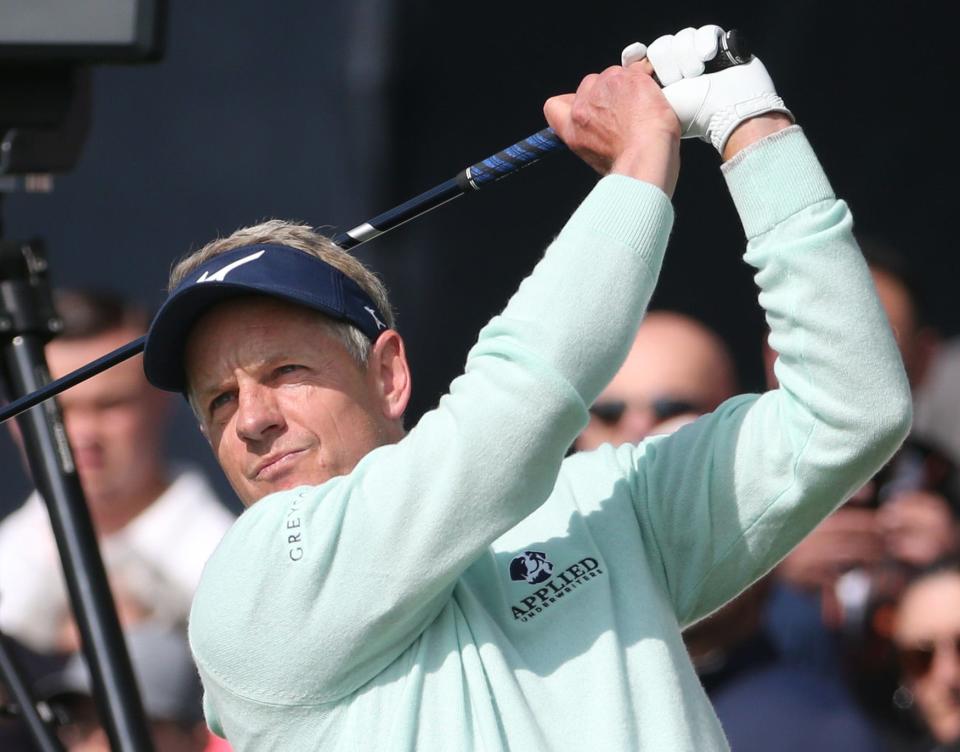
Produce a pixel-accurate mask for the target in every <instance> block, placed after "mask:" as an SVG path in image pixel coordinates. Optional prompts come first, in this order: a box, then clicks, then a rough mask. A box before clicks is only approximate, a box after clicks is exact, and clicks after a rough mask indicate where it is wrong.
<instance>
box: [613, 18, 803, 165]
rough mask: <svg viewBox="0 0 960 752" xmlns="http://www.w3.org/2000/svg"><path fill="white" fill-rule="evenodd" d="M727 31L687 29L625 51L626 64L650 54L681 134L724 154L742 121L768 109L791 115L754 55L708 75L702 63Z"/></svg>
mask: <svg viewBox="0 0 960 752" xmlns="http://www.w3.org/2000/svg"><path fill="white" fill-rule="evenodd" d="M724 34H725V32H724V30H723V29H721V28H720V27H719V26H701V27H700V28H699V29H693V28H687V29H683V30H681V31H679V32H677V33H676V34H667V35H665V36H662V37H659V38H658V39H656V40H655V41H654V42H653V43H652V44H651V45H650V46H649V47H646V46H645V45H643V44H641V43H639V42H634V43H633V44H631V45H630V46H629V47H627V48H626V49H624V51H623V54H622V55H621V62H622V63H623V65H624V66H627V65H630V63H635V62H637V61H638V60H643V58H645V57H646V58H649V60H650V63H651V65H652V66H653V69H654V71H655V72H656V74H657V78H659V79H660V83H661V84H662V85H663V87H664V89H663V93H664V96H666V98H667V101H668V102H670V106H671V107H673V111H674V112H676V113H677V117H678V118H679V119H680V128H681V136H682V138H699V139H702V140H704V141H709V142H710V143H712V144H713V145H714V147H715V148H716V150H717V151H718V152H720V153H721V154H723V147H724V146H725V145H726V143H727V139H728V138H730V134H731V133H733V131H734V129H735V128H736V127H737V126H738V125H740V123H742V122H743V121H744V120H747V119H748V118H751V117H755V116H756V115H762V114H763V113H765V112H782V113H783V114H785V115H787V116H788V117H790V118H792V117H793V114H792V113H791V112H790V110H788V109H787V108H786V107H785V106H784V104H783V100H782V99H781V98H780V97H779V96H777V92H776V91H775V90H774V88H773V81H771V80H770V75H769V74H768V73H767V69H766V68H764V67H763V63H761V62H760V60H759V59H758V58H756V57H754V58H753V59H752V60H750V62H748V63H745V64H743V65H734V66H732V67H730V68H726V69H724V70H721V71H717V72H716V73H707V74H704V70H705V66H704V63H705V62H706V61H708V60H712V59H713V58H714V57H715V56H716V55H717V52H718V50H719V40H720V38H721V37H722V36H723V35H724Z"/></svg>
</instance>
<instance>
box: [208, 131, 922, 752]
mask: <svg viewBox="0 0 960 752" xmlns="http://www.w3.org/2000/svg"><path fill="white" fill-rule="evenodd" d="M724 171H725V174H726V178H727V181H728V184H729V187H730V191H731V194H732V195H733V198H734V201H735V203H736V205H737V209H738V211H739V212H740V215H741V218H742V221H743V224H744V228H745V230H746V234H747V237H748V239H749V243H748V247H747V254H746V259H747V261H748V262H749V263H750V264H752V265H753V266H755V267H756V268H757V270H758V271H757V275H756V280H757V283H758V284H759V286H760V290H761V292H760V302H761V304H762V305H763V307H764V309H765V310H766V314H767V320H768V322H769V324H770V327H771V329H772V336H771V344H772V345H773V347H774V348H775V349H776V350H777V351H778V352H779V354H780V357H779V360H778V363H777V375H778V377H779V379H780V384H781V388H780V389H779V390H777V391H774V392H769V393H767V394H764V395H762V396H757V395H748V396H741V397H737V398H734V399H732V400H729V401H728V402H726V403H725V404H723V405H722V406H721V407H720V408H719V409H718V410H717V411H716V412H714V413H712V414H710V415H707V416H705V417H703V418H701V419H700V420H698V421H696V422H695V423H693V424H692V425H689V426H687V427H685V428H683V429H681V430H680V431H679V432H677V433H676V434H673V435H671V436H668V437H658V438H655V439H650V440H648V441H645V442H643V443H642V444H641V445H639V446H631V445H626V446H621V447H619V448H613V447H610V446H606V447H603V448H601V449H599V450H597V451H595V452H591V453H585V454H580V455H576V456H573V457H571V458H569V459H567V460H564V459H563V458H564V454H565V451H566V449H567V447H568V446H569V445H570V444H571V442H572V441H573V439H574V437H575V436H576V435H577V433H578V432H579V431H580V430H581V429H582V428H583V426H584V425H585V424H586V421H587V406H588V405H589V404H590V403H591V401H592V400H593V399H595V398H596V396H597V395H598V393H599V392H600V390H601V389H602V388H603V386H604V385H605V384H606V383H607V381H608V380H609V379H610V378H611V376H613V374H614V372H615V371H616V370H617V368H618V366H619V364H620V363H621V362H622V359H623V357H624V356H625V354H626V350H627V347H628V346H629V345H630V343H631V342H632V339H633V335H634V332H635V331H636V328H637V326H638V324H639V322H640V320H641V317H642V315H643V311H644V308H645V306H646V304H647V302H648V300H649V298H650V295H651V293H652V292H653V289H654V285H655V282H656V279H657V274H658V271H659V268H660V263H661V259H662V256H663V253H664V249H665V246H666V243H667V236H668V234H669V231H670V228H671V223H672V211H671V207H670V203H669V201H668V200H667V198H666V197H665V196H664V195H663V194H662V193H661V192H660V191H659V190H657V189H656V188H654V187H652V186H650V185H647V184H644V183H641V182H638V181H634V180H632V179H630V178H626V177H623V176H609V177H606V178H604V179H603V180H601V181H600V182H599V184H598V185H597V186H596V188H595V189H594V190H593V192H592V193H591V194H590V195H589V196H588V197H587V198H586V199H585V200H584V202H583V204H582V205H581V206H580V208H579V209H578V210H577V211H576V212H575V214H574V215H573V217H572V218H571V219H570V221H569V222H568V223H567V225H566V226H565V228H564V229H563V231H562V232H561V233H560V235H559V236H558V237H557V239H556V240H555V241H554V242H553V244H552V245H551V246H550V248H549V249H548V251H547V253H546V254H545V257H544V259H543V260H542V261H541V262H540V264H538V266H537V268H536V269H535V270H534V272H533V273H532V274H531V276H530V277H529V278H527V280H526V281H524V283H523V284H522V285H521V287H520V289H519V291H518V292H517V293H516V295H515V296H514V297H513V298H512V299H511V301H510V302H509V304H508V305H507V307H506V309H505V310H504V312H503V313H502V314H501V315H500V316H497V317H496V318H494V319H493V320H492V321H491V322H490V323H489V324H488V325H487V326H486V327H485V328H484V329H483V331H482V332H481V333H480V337H479V340H478V342H477V344H476V345H475V346H474V347H473V349H472V350H471V352H470V354H469V358H468V361H467V365H466V371H465V374H464V375H463V376H461V377H460V378H458V379H457V380H455V381H454V382H453V384H452V385H451V388H450V393H449V395H447V396H446V397H444V398H443V399H442V400H441V402H440V404H439V406H438V407H437V409H436V410H434V411H432V412H430V413H428V414H427V415H425V416H424V418H423V419H422V420H421V421H420V423H419V424H418V425H417V426H416V428H414V429H413V430H412V431H411V432H410V433H409V435H408V436H407V437H406V438H404V439H403V441H401V442H399V443H398V444H394V445H391V446H386V447H381V448H379V449H376V450H375V451H373V452H371V453H370V454H368V455H367V456H366V457H365V458H364V459H363V460H362V461H361V462H360V463H359V464H358V465H357V467H356V469H355V470H354V471H353V472H352V473H351V474H350V475H348V476H345V477H340V478H335V479H333V480H331V481H329V482H327V483H325V484H324V485H322V486H319V487H302V488H298V489H294V490H292V491H287V492H283V493H279V494H274V495H272V496H269V497H267V498H265V499H263V500H262V501H260V502H258V503H257V504H255V505H254V506H253V507H251V508H250V509H248V510H247V511H246V512H245V513H244V514H243V515H242V516H241V517H240V519H239V520H238V521H237V522H236V524H235V525H234V527H233V528H232V530H231V531H230V532H229V533H228V534H227V536H226V538H225V539H224V540H223V542H222V544H221V545H220V547H219V549H218V550H217V551H216V553H215V554H214V556H213V557H212V559H211V560H210V562H209V563H208V565H207V568H206V571H205V573H204V576H203V580H202V582H201V585H200V589H199V592H198V593H197V596H196V599H195V602H194V606H193V612H192V614H191V620H190V637H191V643H192V646H193V650H194V654H195V657H196V660H197V664H198V666H199V669H200V674H201V677H202V679H203V683H204V687H205V690H206V696H205V710H206V714H207V718H208V721H209V723H210V725H211V727H212V728H213V730H214V731H216V732H217V733H219V734H223V735H225V736H226V737H227V739H229V741H230V742H231V743H232V744H233V746H234V749H235V750H237V752H245V751H247V750H295V751H296V752H300V751H301V750H318V749H324V750H344V751H346V750H351V751H353V750H376V751H377V752H385V751H387V750H458V751H461V750H462V751H468V750H507V749H511V750H664V752H667V751H669V752H677V751H679V750H691V751H692V750H696V752H706V751H707V750H721V749H726V746H727V745H726V742H725V740H724V737H723V733H722V731H721V729H720V726H719V724H718V722H717V719H716V716H715V715H714V713H713V711H712V709H711V707H710V704H709V702H708V700H707V698H706V696H705V694H704V692H703V690H702V688H701V686H700V683H699V681H698V680H697V677H696V674H695V673H694V671H693V668H692V667H691V665H690V662H689V660H688V658H687V655H686V651H685V649H684V646H683V642H682V640H681V637H680V630H681V628H682V627H684V626H685V625H687V624H690V623H691V622H693V621H695V620H697V619H699V618H701V617H703V616H704V615H706V614H708V613H710V612H711V611H712V610H714V609H716V608H717V607H718V606H720V605H721V604H723V603H724V602H725V601H727V600H729V599H730V598H732V597H733V596H735V595H736V594H737V593H738V592H740V591H741V590H742V589H743V588H744V587H746V586H747V585H748V584H749V583H750V582H752V581H753V580H755V579H756V578H757V577H759V576H760V575H762V574H763V573H764V572H766V571H767V570H769V569H770V568H771V567H772V566H773V565H774V564H775V563H776V562H777V561H778V560H779V559H780V558H781V557H782V556H783V555H784V554H786V553H787V551H789V549H790V548H791V547H792V546H793V545H794V544H796V543H797V541H799V540H800V538H801V537H803V536H804V535H805V534H806V533H807V532H808V531H809V530H810V529H811V528H813V527H814V526H815V525H816V524H817V522H819V521H820V520H821V519H822V518H823V517H824V516H826V515H827V514H828V513H829V512H830V511H831V510H832V509H833V508H835V507H836V506H837V505H838V504H839V503H840V502H841V500H842V499H844V498H845V497H847V496H848V495H849V494H850V493H851V492H852V491H853V490H854V489H856V488H857V487H858V486H859V485H860V484H862V483H863V482H864V481H865V480H866V479H867V478H869V477H870V476H871V475H872V474H873V473H874V472H875V471H876V470H877V469H878V468H879V467H880V466H881V465H882V464H883V462H884V461H885V460H886V459H887V458H888V457H889V456H890V455H891V453H892V452H893V451H894V449H895V448H896V447H897V446H898V444H899V442H900V441H901V440H902V439H903V436H904V435H905V433H906V431H907V428H908V425H909V420H910V407H909V405H910V401H909V392H908V388H907V384H906V379H905V377H904V374H903V370H902V367H901V364H900V361H899V357H898V354H897V350H896V347H895V345H894V341H893V337H892V335H891V333H890V331H889V327H888V326H887V324H886V321H885V319H884V315H883V312H882V310H881V308H880V306H879V303H878V302H877V299H876V296H875V294H874V292H873V288H872V284H871V281H870V277H869V274H868V272H867V269H866V267H865V264H864V262H863V259H862V258H861V256H860V254H859V252H858V250H857V247H856V245H855V243H854V241H853V239H852V237H851V226H852V222H851V218H850V213H849V211H848V209H847V207H846V205H845V204H844V203H842V202H840V201H837V200H836V199H835V198H834V196H833V193H832V190H831V188H830V185H829V183H828V182H827V179H826V177H825V176H824V174H823V173H822V171H821V169H820V167H819V164H818V163H817V160H816V158H815V157H814V155H813V153H812V151H811V150H810V148H809V146H808V144H807V141H806V139H805V137H804V135H803V133H802V131H801V130H800V129H799V128H797V127H794V128H791V129H789V130H788V131H785V132H782V133H780V134H777V135H775V136H772V137H769V138H767V139H765V140H764V141H762V142H760V143H759V144H757V145H755V146H754V147H752V148H750V149H748V150H747V151H746V152H744V153H742V154H741V155H739V156H738V158H736V159H735V160H733V161H732V162H731V163H729V164H728V165H726V166H725V168H724ZM704 252H705V253H706V252H711V250H710V249H705V250H704ZM718 294H722V291H718Z"/></svg>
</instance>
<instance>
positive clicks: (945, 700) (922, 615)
mask: <svg viewBox="0 0 960 752" xmlns="http://www.w3.org/2000/svg"><path fill="white" fill-rule="evenodd" d="M893 639H894V644H895V645H896V649H897V654H898V656H899V659H900V666H901V670H902V674H901V678H902V682H903V689H904V690H905V692H906V695H907V696H906V698H905V702H904V703H903V704H904V705H907V706H911V707H912V709H913V710H915V711H916V712H917V715H918V716H919V718H920V719H921V720H922V721H923V724H924V725H925V727H926V731H927V737H926V738H925V739H923V740H921V741H920V742H919V743H917V744H916V745H914V746H912V747H911V748H910V749H911V750H915V752H947V750H960V562H958V561H957V560H956V559H950V560H946V561H943V562H940V563H938V564H937V565H934V566H932V567H930V568H929V569H927V570H925V571H922V572H921V573H919V574H918V575H917V576H916V577H915V578H914V579H912V580H911V581H910V582H909V583H908V584H907V585H906V587H905V589H904V591H903V594H902V596H901V598H900V602H899V605H898V607H897V611H896V617H895V619H894V626H893Z"/></svg>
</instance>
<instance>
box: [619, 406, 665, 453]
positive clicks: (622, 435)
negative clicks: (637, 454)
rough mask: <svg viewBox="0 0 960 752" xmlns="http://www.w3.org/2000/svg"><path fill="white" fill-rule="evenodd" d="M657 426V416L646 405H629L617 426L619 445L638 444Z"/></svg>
mask: <svg viewBox="0 0 960 752" xmlns="http://www.w3.org/2000/svg"><path fill="white" fill-rule="evenodd" d="M656 425H657V416H656V415H655V414H654V412H653V409H652V408H650V407H648V406H646V405H628V406H627V409H626V410H625V411H624V413H623V417H622V418H620V423H619V424H618V425H617V442H616V443H618V444H627V443H630V444H637V443H639V442H640V441H641V440H642V439H643V438H645V437H646V436H647V434H649V433H650V431H651V430H653V427H654V426H656Z"/></svg>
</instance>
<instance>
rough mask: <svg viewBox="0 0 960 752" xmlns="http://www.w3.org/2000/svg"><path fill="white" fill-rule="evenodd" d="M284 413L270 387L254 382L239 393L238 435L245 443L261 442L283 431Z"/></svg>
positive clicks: (244, 384) (246, 385) (242, 386)
mask: <svg viewBox="0 0 960 752" xmlns="http://www.w3.org/2000/svg"><path fill="white" fill-rule="evenodd" d="M284 425H285V423H284V419H283V412H282V411H281V409H280V405H279V403H278V401H277V398H276V394H275V392H274V390H273V389H271V388H270V387H267V386H264V385H263V384H258V383H256V382H253V381H252V380H251V381H249V382H246V383H241V384H240V385H239V389H238V392H237V422H236V426H237V435H238V436H240V438H241V439H243V440H244V441H261V440H263V439H265V438H268V437H269V436H270V435H271V434H273V433H276V432H277V431H280V430H282V429H283V427H284Z"/></svg>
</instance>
